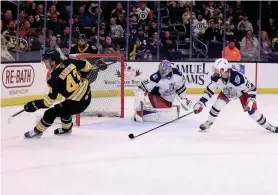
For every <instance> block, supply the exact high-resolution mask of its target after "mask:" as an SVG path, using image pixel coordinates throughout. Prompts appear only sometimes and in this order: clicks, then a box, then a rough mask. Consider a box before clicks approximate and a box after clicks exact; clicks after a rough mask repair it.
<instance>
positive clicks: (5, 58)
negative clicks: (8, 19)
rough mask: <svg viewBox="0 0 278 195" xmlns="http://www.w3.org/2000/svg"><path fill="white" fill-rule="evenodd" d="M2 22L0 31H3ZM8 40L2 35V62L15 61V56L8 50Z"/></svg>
mask: <svg viewBox="0 0 278 195" xmlns="http://www.w3.org/2000/svg"><path fill="white" fill-rule="evenodd" d="M2 26H3V23H2V20H1V25H0V28H1V29H0V30H1V31H2ZM7 43H8V42H7V40H6V39H5V37H4V35H3V34H2V33H1V61H15V60H14V58H13V56H12V55H11V54H10V52H9V51H8V49H7V45H6V44H7Z"/></svg>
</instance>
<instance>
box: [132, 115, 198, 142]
mask: <svg viewBox="0 0 278 195" xmlns="http://www.w3.org/2000/svg"><path fill="white" fill-rule="evenodd" d="M192 113H193V111H192V112H189V113H187V114H185V115H182V116H180V117H179V118H176V119H174V120H172V121H169V122H167V123H164V124H162V125H159V126H158V127H155V128H152V129H150V130H148V131H145V132H143V133H141V134H139V135H136V136H134V134H132V133H131V134H129V135H128V137H129V138H130V139H134V138H136V137H139V136H141V135H144V134H146V133H149V132H151V131H153V130H156V129H158V128H160V127H163V126H165V125H168V124H170V123H172V122H175V121H177V120H179V119H181V118H184V117H186V116H188V115H190V114H192Z"/></svg>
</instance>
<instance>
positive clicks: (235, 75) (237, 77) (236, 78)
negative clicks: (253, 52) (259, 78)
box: [229, 70, 245, 86]
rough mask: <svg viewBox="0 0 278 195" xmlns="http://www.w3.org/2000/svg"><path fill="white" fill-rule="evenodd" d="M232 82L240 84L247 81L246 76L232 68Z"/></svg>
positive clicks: (236, 84)
mask: <svg viewBox="0 0 278 195" xmlns="http://www.w3.org/2000/svg"><path fill="white" fill-rule="evenodd" d="M229 80H230V83H232V84H233V85H234V86H240V85H242V84H243V83H245V78H244V76H243V74H242V73H240V72H239V71H236V70H230V79H229Z"/></svg>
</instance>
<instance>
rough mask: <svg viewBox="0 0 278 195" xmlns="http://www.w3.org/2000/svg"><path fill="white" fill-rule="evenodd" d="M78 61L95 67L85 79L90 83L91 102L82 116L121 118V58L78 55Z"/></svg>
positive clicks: (122, 63) (122, 64)
mask: <svg viewBox="0 0 278 195" xmlns="http://www.w3.org/2000/svg"><path fill="white" fill-rule="evenodd" d="M78 59H81V60H82V59H83V60H87V61H89V62H90V63H91V64H93V65H95V68H94V69H93V70H92V71H90V72H89V73H88V74H87V75H86V78H87V79H88V80H89V82H90V87H91V92H92V100H91V104H90V105H89V107H88V108H87V109H86V110H85V111H84V112H83V113H81V117H83V116H104V117H105V116H106V117H122V114H123V113H122V112H123V108H122V105H123V104H122V103H123V102H122V101H123V98H122V96H123V93H122V90H123V89H122V88H123V83H122V79H121V71H122V66H124V62H123V58H122V57H121V56H104V55H93V54H92V55H79V56H78ZM77 117H78V116H77Z"/></svg>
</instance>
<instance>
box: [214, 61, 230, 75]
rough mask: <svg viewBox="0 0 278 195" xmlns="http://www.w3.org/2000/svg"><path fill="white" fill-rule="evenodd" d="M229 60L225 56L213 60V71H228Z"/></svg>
mask: <svg viewBox="0 0 278 195" xmlns="http://www.w3.org/2000/svg"><path fill="white" fill-rule="evenodd" d="M228 69H229V62H228V60H226V59H225V58H219V59H217V60H215V62H214V65H213V72H215V73H219V74H222V73H223V72H226V71H228Z"/></svg>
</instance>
